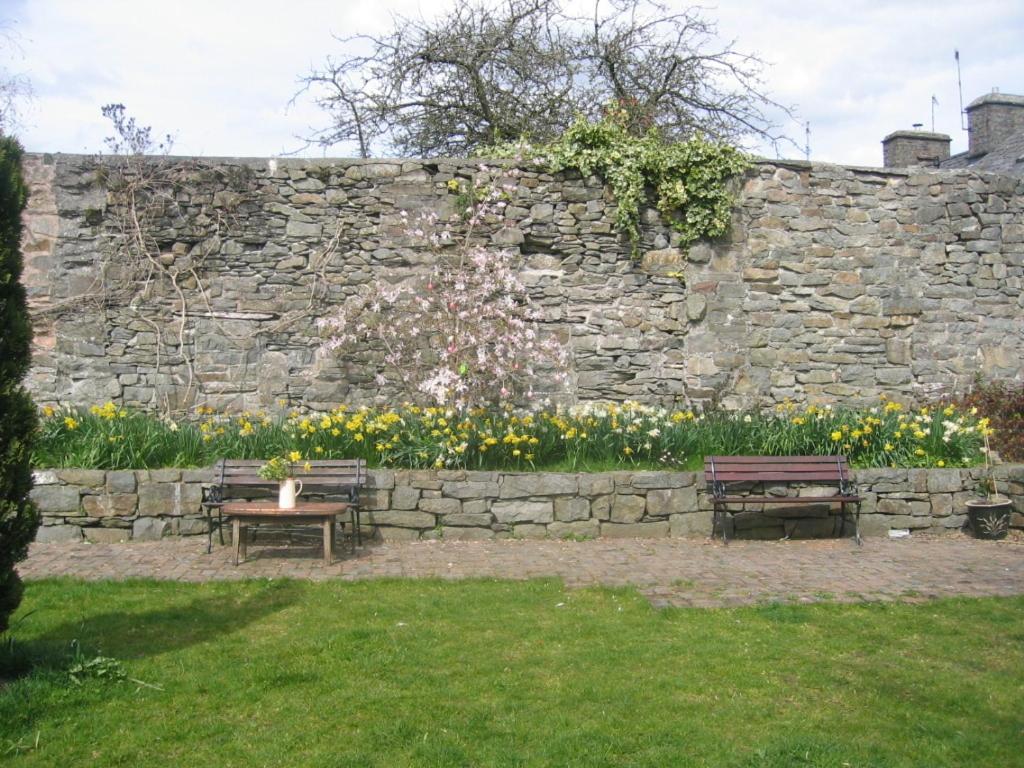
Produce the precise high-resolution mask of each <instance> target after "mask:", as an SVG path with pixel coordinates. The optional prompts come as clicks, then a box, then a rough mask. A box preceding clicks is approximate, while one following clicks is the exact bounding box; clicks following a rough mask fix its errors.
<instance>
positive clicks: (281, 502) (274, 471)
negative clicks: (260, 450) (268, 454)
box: [257, 451, 309, 509]
mask: <svg viewBox="0 0 1024 768" xmlns="http://www.w3.org/2000/svg"><path fill="white" fill-rule="evenodd" d="M301 460H302V454H300V453H299V452H298V451H291V452H290V453H287V454H285V455H284V456H274V457H273V458H272V459H270V460H269V461H267V463H266V464H264V465H263V466H262V467H260V468H259V469H258V470H257V474H259V476H260V477H262V478H263V479H264V480H271V481H275V482H277V484H278V493H277V506H278V507H280V508H281V509H295V500H296V498H298V495H299V494H300V493H302V481H301V480H296V479H295V466H296V464H297V462H299V461H301ZM305 469H306V471H307V472H308V471H309V462H306V467H305ZM296 483H298V488H296Z"/></svg>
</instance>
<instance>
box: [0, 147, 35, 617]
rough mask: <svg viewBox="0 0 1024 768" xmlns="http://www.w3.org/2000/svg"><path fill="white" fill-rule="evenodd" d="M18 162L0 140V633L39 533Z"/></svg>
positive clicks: (17, 151)
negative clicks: (27, 386) (20, 568)
mask: <svg viewBox="0 0 1024 768" xmlns="http://www.w3.org/2000/svg"><path fill="white" fill-rule="evenodd" d="M21 156H22V149H21V145H20V144H19V143H18V142H17V140H15V139H13V138H11V137H8V136H0V632H3V631H5V630H6V629H7V620H8V618H9V617H10V615H11V613H13V612H14V609H15V608H17V607H18V603H19V602H20V601H21V580H20V579H19V578H18V574H17V573H16V572H15V570H14V565H15V563H17V562H18V561H19V560H21V559H23V558H24V557H25V554H26V552H27V550H28V545H29V542H31V541H32V539H33V538H34V536H35V533H36V529H37V528H38V527H39V515H38V513H37V512H36V509H35V507H34V506H33V504H32V502H31V501H30V500H29V491H30V490H31V489H32V465H31V463H30V454H31V447H32V446H31V441H32V436H33V435H34V433H35V429H36V411H35V406H34V405H33V404H32V399H31V398H30V397H29V396H28V393H27V392H26V391H25V390H24V389H23V388H22V380H23V379H24V378H25V374H26V373H28V368H29V363H30V360H31V351H30V346H29V345H30V343H31V341H32V326H31V324H30V321H29V317H28V308H27V306H26V303H25V289H24V287H23V286H22V284H21V211H22V209H23V208H24V207H25V200H26V198H27V196H28V192H27V189H26V187H25V183H24V181H23V180H22V178H21Z"/></svg>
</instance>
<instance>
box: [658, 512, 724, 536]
mask: <svg viewBox="0 0 1024 768" xmlns="http://www.w3.org/2000/svg"><path fill="white" fill-rule="evenodd" d="M712 522H713V517H712V514H711V513H710V512H705V511H701V512H685V513H683V514H676V515H672V516H671V517H669V519H668V523H669V534H670V535H672V536H674V537H691V536H710V535H711V526H712Z"/></svg>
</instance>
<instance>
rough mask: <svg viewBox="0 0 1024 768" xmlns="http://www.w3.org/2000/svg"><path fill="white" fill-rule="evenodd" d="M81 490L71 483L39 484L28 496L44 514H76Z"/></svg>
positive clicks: (78, 512)
mask: <svg viewBox="0 0 1024 768" xmlns="http://www.w3.org/2000/svg"><path fill="white" fill-rule="evenodd" d="M80 495H81V491H80V490H79V489H78V488H77V487H76V486H73V485H40V486H37V487H35V488H33V489H32V490H31V491H30V492H29V498H30V499H31V500H32V501H33V503H34V504H35V505H36V507H37V508H38V509H39V511H40V512H41V513H42V514H44V515H54V514H64V515H77V514H80V510H79V501H78V500H79V497H80Z"/></svg>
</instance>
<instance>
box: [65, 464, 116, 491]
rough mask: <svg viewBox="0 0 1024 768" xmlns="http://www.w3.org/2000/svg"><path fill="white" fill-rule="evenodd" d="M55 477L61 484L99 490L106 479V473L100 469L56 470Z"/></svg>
mask: <svg viewBox="0 0 1024 768" xmlns="http://www.w3.org/2000/svg"><path fill="white" fill-rule="evenodd" d="M56 472H57V477H59V478H60V480H61V482H64V483H66V484H68V485H82V486H85V487H86V488H99V487H100V486H102V485H103V483H104V481H105V480H106V479H107V473H106V472H105V471H104V470H102V469H76V468H73V467H72V468H69V469H58V470H56Z"/></svg>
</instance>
